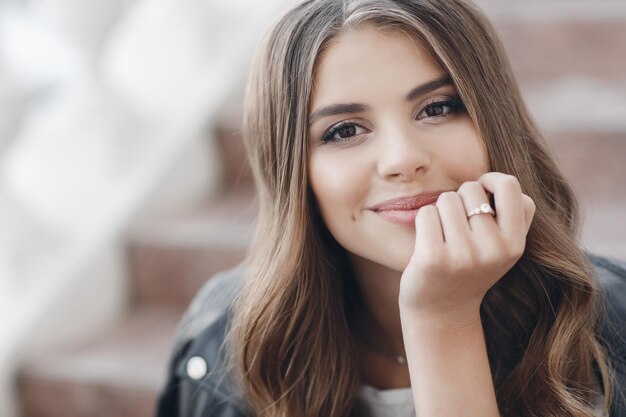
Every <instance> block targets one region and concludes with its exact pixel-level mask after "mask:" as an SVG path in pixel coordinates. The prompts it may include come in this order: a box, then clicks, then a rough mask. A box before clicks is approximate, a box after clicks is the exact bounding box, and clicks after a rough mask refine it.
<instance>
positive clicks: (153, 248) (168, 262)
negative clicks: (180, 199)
mask: <svg viewBox="0 0 626 417" xmlns="http://www.w3.org/2000/svg"><path fill="white" fill-rule="evenodd" d="M256 207H257V206H256V203H255V201H254V194H253V193H252V192H248V191H243V192H242V191H241V190H239V191H237V192H234V193H231V194H228V195H224V196H221V197H219V198H216V199H215V200H214V201H211V202H207V203H206V204H204V205H202V206H200V207H197V208H195V209H194V210H192V211H188V212H185V213H178V214H176V215H170V216H163V217H157V218H147V219H141V220H140V221H138V222H136V223H135V224H134V226H133V228H132V230H131V232H130V234H129V244H128V262H129V271H130V272H129V273H130V276H131V279H132V287H133V290H134V303H135V304H137V305H140V306H163V307H165V306H166V307H173V308H179V309H183V308H185V307H186V306H187V305H188V304H189V302H190V301H191V299H192V298H193V296H194V295H195V294H196V292H197V291H198V290H199V289H200V287H202V285H203V284H204V283H205V282H206V280H207V279H209V278H210V277H211V276H213V275H214V274H215V273H217V272H219V271H222V270H224V269H227V268H230V267H233V266H235V265H237V264H238V263H239V262H241V261H242V260H243V259H244V257H245V253H246V250H247V248H248V246H249V244H250V241H251V238H252V233H253V231H254V230H253V229H254V219H255V217H256V211H257V208H256Z"/></svg>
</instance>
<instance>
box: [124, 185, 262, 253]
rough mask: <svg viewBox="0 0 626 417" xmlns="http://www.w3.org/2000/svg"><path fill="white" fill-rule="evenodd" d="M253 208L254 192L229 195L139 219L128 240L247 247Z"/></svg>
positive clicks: (133, 226) (172, 244)
mask: <svg viewBox="0 0 626 417" xmlns="http://www.w3.org/2000/svg"><path fill="white" fill-rule="evenodd" d="M256 207H257V206H256V202H255V194H254V192H253V191H251V190H250V191H249V190H244V191H241V192H232V193H229V194H226V195H222V196H217V197H216V198H213V199H211V200H210V201H206V202H205V203H203V204H200V205H198V206H197V207H194V208H191V209H189V210H186V211H184V212H178V213H169V214H160V215H159V214H157V215H151V216H147V217H144V218H142V219H138V220H137V221H136V222H134V224H133V225H132V227H131V230H130V233H129V239H130V241H131V242H132V243H133V244H142V243H143V244H145V243H150V244H159V245H163V246H179V245H181V244H184V245H185V246H190V245H191V246H198V247H206V246H214V245H215V244H219V245H220V246H222V247H225V246H226V247H234V248H241V247H247V246H248V244H249V242H250V239H251V238H252V233H253V230H254V222H255V218H256V212H257V208H256Z"/></svg>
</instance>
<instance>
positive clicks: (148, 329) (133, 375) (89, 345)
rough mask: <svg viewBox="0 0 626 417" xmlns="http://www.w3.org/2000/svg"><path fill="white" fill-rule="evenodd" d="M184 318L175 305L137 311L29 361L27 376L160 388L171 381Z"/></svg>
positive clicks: (23, 371)
mask: <svg viewBox="0 0 626 417" xmlns="http://www.w3.org/2000/svg"><path fill="white" fill-rule="evenodd" d="M179 320H180V314H179V313H177V312H173V311H169V310H163V309H161V310H159V309H144V310H137V311H134V312H133V313H131V314H129V315H128V316H127V317H125V318H123V319H121V320H119V321H118V322H116V323H113V324H111V326H109V327H108V328H105V329H103V330H102V332H99V333H98V334H97V335H92V336H91V337H88V338H86V339H85V340H82V341H80V342H78V343H75V344H73V345H70V346H65V347H63V348H59V349H55V350H54V351H51V352H46V353H45V354H42V355H40V356H37V357H35V358H32V359H30V360H28V361H27V362H26V363H25V364H24V366H23V367H22V369H21V371H20V375H21V379H22V380H29V379H34V380H44V381H52V380H54V381H63V382H65V383H70V384H87V385H99V386H108V387H117V388H120V387H124V388H127V389H134V390H143V391H148V392H156V391H157V390H158V389H160V387H161V385H162V384H163V382H164V381H165V375H166V367H167V362H168V358H169V355H170V350H171V346H172V343H173V337H174V332H175V328H176V324H177V323H178V321H179Z"/></svg>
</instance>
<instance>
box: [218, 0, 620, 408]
mask: <svg viewBox="0 0 626 417" xmlns="http://www.w3.org/2000/svg"><path fill="white" fill-rule="evenodd" d="M366 23H367V24H371V25H374V26H376V27H379V28H381V29H386V30H387V29H391V30H400V31H403V32H405V33H407V34H409V35H411V36H413V37H414V38H415V39H416V40H418V41H420V42H421V43H423V44H424V45H425V46H426V47H427V48H428V50H429V51H430V53H431V55H432V57H433V59H435V60H436V61H437V62H438V63H439V65H440V66H441V67H442V68H443V69H444V70H445V71H447V73H448V74H449V75H450V77H451V79H452V81H453V83H454V85H455V87H456V89H457V91H458V93H459V95H460V97H461V99H462V100H463V102H464V103H465V107H466V109H467V112H468V114H469V116H470V117H471V119H472V120H473V122H474V124H475V125H476V127H477V129H478V132H479V133H480V135H481V137H482V139H483V141H484V146H485V152H486V154H487V157H488V160H489V164H490V170H492V171H499V172H504V173H508V174H512V175H514V176H516V177H517V178H518V179H519V181H520V183H521V185H522V189H523V191H524V192H525V193H526V194H528V195H529V196H530V197H532V199H533V200H534V201H535V204H536V206H537V211H536V214H535V218H534V220H533V223H532V226H531V228H530V231H529V234H528V237H527V245H526V251H525V253H524V255H523V257H522V258H521V259H520V260H519V262H518V263H517V264H516V265H515V267H514V268H513V269H512V270H511V271H509V272H508V273H507V274H506V275H505V276H504V277H503V278H502V279H501V280H500V281H499V282H498V283H497V284H496V285H495V286H494V287H493V288H492V289H490V291H489V292H488V293H487V295H486V297H485V299H484V301H483V304H482V306H481V317H482V319H483V324H484V328H485V338H486V342H487V349H488V354H489V360H490V364H491V370H492V375H493V379H494V384H495V387H496V395H497V400H498V405H499V408H500V411H501V413H502V414H503V415H504V416H507V417H509V416H524V417H529V416H542V417H548V416H555V417H556V416H563V415H571V416H581V417H582V416H591V415H597V414H596V412H594V406H595V404H596V402H597V401H598V399H599V398H598V394H603V395H604V400H605V402H604V407H605V408H606V409H608V405H609V401H610V395H609V394H610V391H611V386H612V385H611V380H610V367H609V364H608V361H607V359H606V356H605V353H604V352H603V350H602V348H601V345H600V344H599V343H598V341H597V340H596V337H595V325H596V321H597V313H596V299H597V296H598V295H599V291H598V288H597V283H596V278H595V276H594V273H593V269H592V267H591V265H590V263H589V261H588V259H587V258H586V256H585V255H584V254H583V253H582V252H581V250H580V247H579V244H578V230H577V229H578V211H577V204H576V200H575V198H574V195H573V193H572V190H571V188H570V187H569V185H568V184H567V183H566V182H565V180H564V179H563V176H562V175H561V173H560V171H559V169H558V168H557V166H556V165H555V163H554V161H553V159H552V158H551V157H550V155H549V153H548V152H547V150H546V146H545V144H544V139H543V138H542V135H541V133H540V132H539V130H538V129H537V128H536V126H535V123H534V122H533V120H532V119H531V117H530V116H529V113H528V111H527V109H526V107H525V105H524V103H523V101H522V98H521V96H520V92H519V90H518V87H517V84H516V81H515V79H514V77H513V75H512V71H511V68H510V65H509V63H508V60H507V58H506V55H505V53H504V51H503V48H502V46H501V44H500V42H499V40H498V39H497V37H496V35H495V32H494V30H493V28H492V27H491V25H490V24H489V22H488V21H487V20H486V19H485V18H484V16H483V15H482V14H481V12H480V11H478V10H477V9H476V8H475V7H474V6H473V5H472V4H471V3H468V2H465V1H461V0H446V1H440V0H309V1H305V2H303V3H301V4H300V5H298V6H296V7H295V8H293V9H292V10H291V11H289V12H287V13H286V14H285V15H284V16H283V17H282V18H281V19H280V20H279V21H278V22H277V23H276V24H275V25H274V26H273V29H272V30H271V31H270V32H269V35H268V36H267V38H266V39H265V40H264V44H263V47H262V48H261V49H260V51H259V53H258V56H257V58H256V60H255V63H254V65H253V68H252V71H251V76H250V80H249V83H248V90H247V94H246V103H245V113H244V114H245V115H244V125H243V128H244V138H245V144H246V148H247V151H248V155H249V158H250V162H251V165H252V170H253V173H254V177H255V182H256V186H257V191H258V198H259V203H260V209H259V216H258V223H257V230H256V234H255V239H254V242H253V245H252V247H251V248H250V252H249V255H248V258H247V269H246V285H245V287H244V289H243V292H242V293H241V294H240V296H239V298H238V300H237V303H236V306H235V311H234V318H233V322H232V331H231V333H230V337H231V342H232V344H231V346H232V353H233V361H234V364H235V365H236V367H237V369H238V371H239V375H240V377H241V383H242V385H243V388H244V391H245V394H246V396H247V398H248V400H249V402H250V406H251V408H252V410H253V412H254V413H255V414H257V415H259V416H268V417H269V416H273V417H295V416H298V417H314V416H315V417H319V416H331V417H339V416H347V415H355V413H356V409H357V408H356V407H357V404H356V400H355V397H356V389H357V387H358V384H359V381H358V368H357V366H358V365H357V363H356V362H355V359H354V355H352V354H351V352H352V343H353V341H352V337H351V333H350V328H349V323H350V309H349V303H350V299H351V297H355V296H356V295H355V294H356V293H355V285H354V280H353V278H352V276H351V271H350V268H349V267H348V263H347V261H346V255H345V250H343V249H342V248H341V247H340V246H339V245H338V244H337V242H335V240H334V239H333V238H332V236H331V235H330V233H329V232H328V230H327V229H326V227H325V226H324V223H323V221H322V220H321V218H320V215H319V213H318V210H317V208H316V203H315V199H314V197H313V195H312V192H311V190H310V187H309V185H308V179H307V158H308V148H307V124H308V112H309V105H308V104H309V103H308V101H309V97H310V96H311V90H312V86H313V78H314V72H315V65H316V59H317V57H318V56H319V55H320V54H321V53H323V51H324V49H325V48H326V47H327V46H328V44H329V42H330V41H331V40H332V39H333V38H335V37H337V36H339V35H340V34H341V33H342V31H343V30H345V29H346V28H348V27H352V28H354V27H358V26H359V25H363V24H366ZM594 369H597V371H596V370H594ZM598 378H599V379H600V382H601V383H602V384H603V387H604V392H603V393H598V391H599V388H598V387H597V382H598Z"/></svg>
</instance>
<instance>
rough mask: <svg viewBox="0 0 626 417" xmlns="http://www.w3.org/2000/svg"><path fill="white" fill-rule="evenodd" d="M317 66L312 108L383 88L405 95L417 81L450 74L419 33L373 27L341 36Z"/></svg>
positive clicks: (329, 47)
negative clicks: (419, 37)
mask: <svg viewBox="0 0 626 417" xmlns="http://www.w3.org/2000/svg"><path fill="white" fill-rule="evenodd" d="M316 64H317V65H316V71H315V74H314V83H313V92H312V96H311V110H312V111H313V110H314V109H315V107H317V106H320V105H324V104H330V103H328V102H336V101H345V100H347V99H349V100H358V99H359V97H361V98H365V97H364V96H370V95H371V94H377V93H380V92H387V93H389V94H400V95H402V96H403V97H404V95H406V93H407V92H408V91H410V90H411V89H412V88H414V87H415V86H416V85H419V84H422V83H423V82H426V81H430V80H432V79H435V78H440V77H441V75H442V74H443V73H444V71H443V70H442V69H441V68H440V67H439V65H438V64H437V63H436V62H435V61H434V60H433V59H432V58H431V56H430V54H429V53H428V51H427V49H426V48H425V47H424V45H423V44H422V43H421V42H420V41H418V40H417V39H415V38H414V37H411V36H409V35H408V34H406V33H405V32H401V31H399V30H389V29H385V30H382V29H379V28H377V27H374V26H371V25H368V26H363V27H359V28H355V29H350V30H347V31H345V32H343V33H341V34H340V35H338V36H337V37H336V38H335V39H333V41H332V42H331V43H329V44H328V45H327V47H326V48H325V50H324V53H323V54H321V55H320V56H319V58H318V61H317V63H316Z"/></svg>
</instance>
